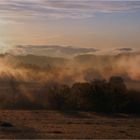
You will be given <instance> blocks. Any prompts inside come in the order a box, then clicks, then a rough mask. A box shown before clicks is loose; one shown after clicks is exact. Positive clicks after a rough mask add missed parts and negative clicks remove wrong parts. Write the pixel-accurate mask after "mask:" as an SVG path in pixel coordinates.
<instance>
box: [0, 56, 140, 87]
mask: <svg viewBox="0 0 140 140" xmlns="http://www.w3.org/2000/svg"><path fill="white" fill-rule="evenodd" d="M0 62H1V63H0V65H1V68H0V76H1V78H4V76H6V77H8V76H12V77H13V78H15V79H16V80H22V81H26V82H32V81H35V82H39V83H42V84H43V83H47V82H57V83H60V84H68V85H71V84H73V83H74V82H90V81H92V80H94V79H106V80H108V79H109V78H110V77H111V76H121V77H122V78H123V79H124V80H125V81H126V82H128V83H131V82H132V83H133V82H134V83H139V82H140V71H139V69H140V53H122V54H118V55H91V54H85V55H84V54H83V55H78V56H75V57H72V58H64V57H63V58H62V57H47V56H36V55H17V56H16V55H10V54H5V55H1V56H0Z"/></svg>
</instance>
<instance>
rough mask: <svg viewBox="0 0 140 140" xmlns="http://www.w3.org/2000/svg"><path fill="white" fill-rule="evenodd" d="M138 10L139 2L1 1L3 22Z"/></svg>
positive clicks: (0, 8)
mask: <svg viewBox="0 0 140 140" xmlns="http://www.w3.org/2000/svg"><path fill="white" fill-rule="evenodd" d="M135 10H140V1H91V0H82V1H79V0H77V1H73V0H65V1H64V0H61V1H59V0H1V1H0V18H2V19H3V20H14V21H18V22H19V21H22V20H32V19H34V18H35V19H38V18H39V19H40V20H47V19H48V18H49V19H62V18H71V19H79V18H92V17H94V16H95V14H96V13H97V12H101V13H112V12H125V11H135Z"/></svg>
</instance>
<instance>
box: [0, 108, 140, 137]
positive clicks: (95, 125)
mask: <svg viewBox="0 0 140 140" xmlns="http://www.w3.org/2000/svg"><path fill="white" fill-rule="evenodd" d="M0 121H1V124H2V122H8V123H11V124H12V125H13V127H3V126H0V138H1V139H3V138H6V139H9V138H53V139H55V138H56V139H57V138H64V139H72V138H80V139H89V138H123V139H124V138H131V139H134V138H140V116H138V115H137V116H135V115H127V114H113V115H112V114H99V113H95V112H58V111H57V112H56V111H44V110H41V111H38V110H36V111H32V110H31V111H15V110H10V111H9V110H1V111H0Z"/></svg>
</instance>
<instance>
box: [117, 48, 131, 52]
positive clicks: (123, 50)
mask: <svg viewBox="0 0 140 140" xmlns="http://www.w3.org/2000/svg"><path fill="white" fill-rule="evenodd" d="M118 50H119V51H121V52H131V51H133V49H132V48H120V49H118Z"/></svg>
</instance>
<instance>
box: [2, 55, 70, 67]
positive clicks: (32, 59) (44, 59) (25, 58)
mask: <svg viewBox="0 0 140 140" xmlns="http://www.w3.org/2000/svg"><path fill="white" fill-rule="evenodd" d="M4 57H5V58H7V60H9V61H10V62H11V63H14V62H19V63H25V64H31V65H37V66H39V67H46V66H48V65H51V66H53V65H55V66H59V65H62V64H65V63H67V61H68V59H66V58H61V57H48V56H36V55H31V54H29V55H18V56H15V55H9V54H5V55H2V54H1V55H0V58H4Z"/></svg>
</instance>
